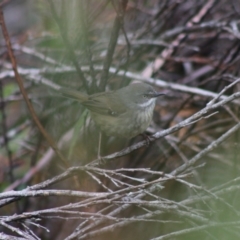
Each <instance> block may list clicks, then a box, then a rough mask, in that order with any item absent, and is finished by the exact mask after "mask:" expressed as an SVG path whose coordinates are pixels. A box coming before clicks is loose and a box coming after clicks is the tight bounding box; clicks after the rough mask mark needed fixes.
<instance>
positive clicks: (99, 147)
mask: <svg viewBox="0 0 240 240" xmlns="http://www.w3.org/2000/svg"><path fill="white" fill-rule="evenodd" d="M101 147H102V132H99V139H98V155H97V157H98V160H99V164H105V162H106V161H105V160H104V159H103V158H102V157H101Z"/></svg>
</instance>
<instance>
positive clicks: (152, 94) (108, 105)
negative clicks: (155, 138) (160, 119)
mask: <svg viewBox="0 0 240 240" xmlns="http://www.w3.org/2000/svg"><path fill="white" fill-rule="evenodd" d="M59 91H60V93H61V94H62V95H63V96H65V97H68V98H72V99H75V100H78V101H80V103H81V104H82V105H84V106H85V107H86V108H87V109H88V110H89V111H90V113H91V117H92V119H93V120H94V121H95V123H96V124H97V125H98V126H99V128H100V129H101V131H102V132H104V133H105V134H107V135H109V136H118V137H125V138H133V137H135V136H137V135H138V134H141V133H143V132H144V131H145V130H146V129H147V127H148V126H149V124H150V122H151V120H152V116H153V110H154V107H155V102H156V98H157V97H158V96H160V95H165V94H164V93H158V92H156V91H155V90H154V89H153V87H152V86H150V85H149V84H146V83H142V82H138V83H133V84H131V85H129V86H127V87H124V88H121V89H119V90H116V91H109V92H102V93H96V94H92V95H87V94H85V93H82V92H79V91H76V90H71V89H68V88H63V87H61V88H60V89H59Z"/></svg>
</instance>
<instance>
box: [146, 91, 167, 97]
mask: <svg viewBox="0 0 240 240" xmlns="http://www.w3.org/2000/svg"><path fill="white" fill-rule="evenodd" d="M161 95H166V93H162V92H154V93H149V94H148V96H149V97H150V98H157V97H159V96H161Z"/></svg>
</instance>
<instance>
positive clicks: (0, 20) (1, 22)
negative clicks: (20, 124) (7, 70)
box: [0, 7, 68, 167]
mask: <svg viewBox="0 0 240 240" xmlns="http://www.w3.org/2000/svg"><path fill="white" fill-rule="evenodd" d="M0 25H1V27H2V33H3V36H4V39H5V41H6V44H7V50H8V54H9V57H10V60H11V63H12V68H13V71H14V75H15V78H16V80H17V83H18V86H19V88H20V91H21V93H22V95H23V98H24V100H25V102H26V104H27V107H28V110H29V112H30V114H31V116H32V118H33V121H34V122H35V124H36V125H37V127H38V129H39V131H40V132H41V133H42V134H43V136H44V137H45V138H46V140H47V142H48V143H49V145H50V146H51V147H52V148H53V150H54V151H55V152H56V154H57V156H58V157H59V158H60V160H61V161H62V162H63V163H64V164H65V166H66V167H68V164H67V162H66V160H65V158H64V156H63V155H62V154H61V152H60V151H59V150H58V148H57V146H56V144H55V142H54V141H53V139H52V138H51V137H50V136H49V135H48V133H47V132H46V131H45V129H44V127H43V126H42V124H41V123H40V121H39V120H38V117H37V115H36V113H35V110H34V108H33V106H32V104H31V102H30V101H29V99H28V96H27V93H26V91H25V88H24V86H23V81H22V79H21V77H20V75H19V73H18V70H17V62H16V59H15V56H14V54H13V50H12V44H11V41H10V38H9V35H8V31H7V28H6V24H5V21H4V17H3V12H2V8H1V7H0Z"/></svg>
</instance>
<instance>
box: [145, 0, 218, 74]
mask: <svg viewBox="0 0 240 240" xmlns="http://www.w3.org/2000/svg"><path fill="white" fill-rule="evenodd" d="M215 3H216V0H209V1H207V2H206V4H205V5H204V6H203V7H202V8H201V9H200V11H199V12H198V14H197V15H196V16H194V17H193V18H191V19H190V20H189V21H188V22H187V24H186V26H187V27H192V26H193V25H194V24H196V23H199V22H200V21H201V19H202V18H203V17H204V16H205V15H206V13H207V12H208V11H209V10H210V9H211V8H212V7H213V5H214V4H215ZM185 37H186V33H180V34H179V35H178V36H177V37H176V39H175V40H174V41H173V42H172V43H171V46H170V47H169V48H167V49H165V50H164V51H163V52H162V53H161V56H160V57H158V58H157V59H155V61H154V62H153V63H152V64H150V65H148V66H147V67H146V68H145V69H144V70H143V72H142V75H143V76H144V77H150V76H151V75H152V74H153V73H154V72H155V71H157V70H158V69H160V68H161V67H162V66H163V64H164V63H165V60H166V59H167V58H168V57H169V56H171V55H172V53H173V51H174V49H175V48H176V47H177V46H179V44H180V43H181V42H182V41H183V39H184V38H185Z"/></svg>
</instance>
